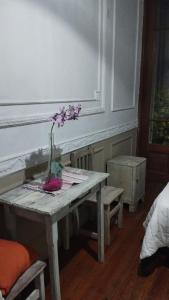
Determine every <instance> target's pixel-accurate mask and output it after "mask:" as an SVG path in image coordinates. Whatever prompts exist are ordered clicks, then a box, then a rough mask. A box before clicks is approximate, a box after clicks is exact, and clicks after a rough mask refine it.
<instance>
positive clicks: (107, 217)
mask: <svg viewBox="0 0 169 300" xmlns="http://www.w3.org/2000/svg"><path fill="white" fill-rule="evenodd" d="M104 236H105V245H110V206H109V205H108V206H107V205H106V206H104Z"/></svg>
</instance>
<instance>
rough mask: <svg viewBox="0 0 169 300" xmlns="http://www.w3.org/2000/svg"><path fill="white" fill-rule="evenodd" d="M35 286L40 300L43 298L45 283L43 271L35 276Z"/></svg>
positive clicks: (43, 299)
mask: <svg viewBox="0 0 169 300" xmlns="http://www.w3.org/2000/svg"><path fill="white" fill-rule="evenodd" d="M35 287H36V288H37V289H38V290H39V294H40V298H39V299H40V300H45V283H44V272H41V273H40V274H39V275H38V276H37V277H36V278H35Z"/></svg>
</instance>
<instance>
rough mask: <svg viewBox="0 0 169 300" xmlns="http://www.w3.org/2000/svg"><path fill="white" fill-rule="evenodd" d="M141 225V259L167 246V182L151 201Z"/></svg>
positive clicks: (168, 211)
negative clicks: (142, 236) (142, 233)
mask: <svg viewBox="0 0 169 300" xmlns="http://www.w3.org/2000/svg"><path fill="white" fill-rule="evenodd" d="M143 226H144V228H145V235H144V239H143V243H142V248H141V253H140V259H141V260H142V259H144V258H147V257H150V256H152V255H153V254H154V253H155V252H156V251H157V250H158V249H159V248H162V247H169V183H168V184H167V185H166V186H165V188H164V189H163V190H162V192H161V193H160V194H159V195H158V197H157V198H156V199H155V201H154V202H153V205H152V206H151V208H150V211H149V213H148V215H147V217H146V220H145V221H144V223H143Z"/></svg>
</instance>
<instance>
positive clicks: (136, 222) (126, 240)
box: [46, 184, 169, 300]
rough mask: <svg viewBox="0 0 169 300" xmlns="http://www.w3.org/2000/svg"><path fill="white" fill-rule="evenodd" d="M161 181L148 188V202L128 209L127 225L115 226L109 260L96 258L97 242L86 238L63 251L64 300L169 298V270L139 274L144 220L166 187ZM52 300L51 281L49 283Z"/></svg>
mask: <svg viewBox="0 0 169 300" xmlns="http://www.w3.org/2000/svg"><path fill="white" fill-rule="evenodd" d="M162 188H163V187H162V186H160V185H158V184H149V185H147V187H146V196H145V202H144V203H140V204H139V206H138V209H137V211H136V213H129V212H128V207H127V206H126V207H125V208H124V226H123V228H122V229H118V228H117V226H116V225H115V224H112V227H111V238H112V242H111V245H110V246H109V247H106V249H105V263H104V264H101V263H98V262H97V260H96V253H97V242H96V241H94V240H89V239H87V238H84V237H76V238H74V239H72V241H71V249H70V250H69V251H64V250H62V249H61V250H60V278H61V294H62V300H168V299H169V269H168V268H167V267H166V266H164V265H160V266H159V267H158V268H156V269H155V271H154V272H153V273H152V274H151V275H149V276H147V277H141V276H139V275H138V272H137V271H138V265H139V254H140V248H141V240H142V238H143V235H144V229H143V227H142V223H143V221H144V219H145V216H146V214H147V212H148V210H149V208H150V206H151V203H152V202H153V200H154V199H155V197H156V196H157V195H158V193H159V192H160V191H161V190H162ZM46 292H47V300H50V299H51V297H50V284H49V285H48V286H47V289H46Z"/></svg>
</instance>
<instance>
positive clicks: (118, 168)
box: [107, 156, 146, 212]
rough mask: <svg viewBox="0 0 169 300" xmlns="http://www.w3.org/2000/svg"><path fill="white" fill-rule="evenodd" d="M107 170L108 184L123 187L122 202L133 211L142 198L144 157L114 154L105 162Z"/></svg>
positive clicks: (144, 168)
mask: <svg viewBox="0 0 169 300" xmlns="http://www.w3.org/2000/svg"><path fill="white" fill-rule="evenodd" d="M107 172H108V173H109V174H110V176H109V178H108V185H112V186H116V187H122V188H123V189H124V193H123V195H122V198H123V202H124V203H128V204H129V211H130V212H134V211H135V209H136V207H137V204H138V201H139V200H140V199H141V200H144V194H145V172H146V158H144V157H136V156H116V157H114V158H113V159H111V160H109V161H108V162H107Z"/></svg>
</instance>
